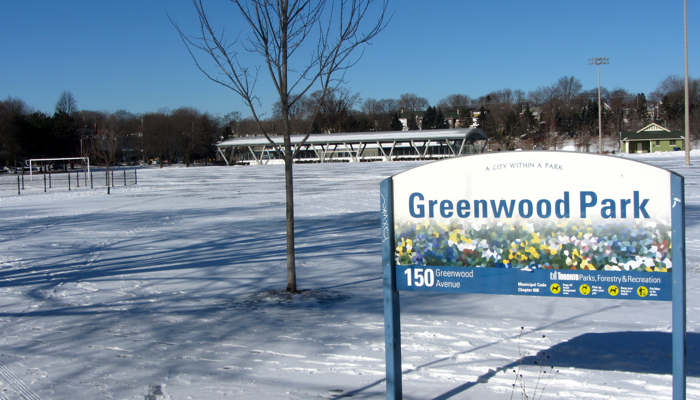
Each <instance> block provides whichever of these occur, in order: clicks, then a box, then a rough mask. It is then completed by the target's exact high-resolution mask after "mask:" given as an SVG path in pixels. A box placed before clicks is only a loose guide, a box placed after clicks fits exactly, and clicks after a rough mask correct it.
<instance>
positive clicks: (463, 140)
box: [216, 128, 489, 163]
mask: <svg viewBox="0 0 700 400" xmlns="http://www.w3.org/2000/svg"><path fill="white" fill-rule="evenodd" d="M305 137H306V135H292V136H291V144H292V147H293V148H294V150H293V151H294V152H295V153H296V152H297V150H301V151H302V152H304V151H306V152H309V151H311V152H313V153H314V154H315V157H317V158H319V161H321V162H324V161H325V160H326V157H327V156H328V154H332V153H334V152H335V151H347V154H346V155H348V156H349V157H350V158H352V159H353V160H355V161H360V160H362V159H364V157H365V156H364V155H363V154H365V152H364V150H365V149H366V148H378V149H379V151H380V152H381V156H382V157H383V158H385V159H386V160H387V161H391V160H392V159H394V158H396V157H397V156H396V155H393V153H394V150H395V149H397V148H401V147H403V148H406V147H411V148H414V149H415V152H416V153H417V154H418V155H421V154H422V155H423V156H425V155H427V154H428V148H429V147H431V146H445V147H448V148H449V149H450V153H452V154H451V155H452V156H458V155H462V151H463V149H464V147H465V146H466V145H467V144H473V143H474V142H476V141H488V139H489V137H488V134H487V133H486V132H484V131H483V130H482V129H479V128H467V129H440V130H422V131H386V132H358V133H330V134H329V133H326V134H322V133H321V134H312V135H309V137H308V139H306V141H305V142H304V144H303V145H302V146H301V149H299V145H300V144H301V143H302V141H303V140H304V138H305ZM270 139H272V140H273V141H274V142H275V144H276V145H278V146H280V147H282V146H283V144H284V136H270ZM216 146H217V147H218V149H219V153H221V155H222V156H223V157H224V159H225V160H226V161H227V163H228V162H229V161H230V160H228V159H229V158H230V159H232V157H233V152H231V154H230V155H229V156H228V157H226V156H225V155H224V153H223V151H224V150H226V149H227V148H231V149H233V150H235V149H236V148H239V149H243V148H247V149H248V151H249V152H250V153H251V155H252V156H253V157H254V158H255V160H256V161H257V162H258V163H260V162H262V158H261V157H262V156H261V155H259V154H257V152H258V151H259V149H260V148H262V151H263V152H265V151H269V150H272V149H273V148H274V146H272V145H271V144H270V142H269V141H268V140H267V138H265V137H264V136H246V137H236V138H232V139H228V140H225V141H222V142H220V143H217V145H216ZM339 146H342V147H340V150H338V147H339ZM331 148H332V149H331ZM384 148H386V149H387V151H388V153H387V152H385V151H384ZM244 151H245V150H244ZM375 156H380V154H376V155H375ZM446 156H447V155H446ZM332 157H333V156H332V155H331V158H332Z"/></svg>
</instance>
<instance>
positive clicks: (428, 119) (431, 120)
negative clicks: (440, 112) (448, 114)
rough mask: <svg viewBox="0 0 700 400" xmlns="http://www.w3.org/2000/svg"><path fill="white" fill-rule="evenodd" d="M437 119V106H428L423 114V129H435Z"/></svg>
mask: <svg viewBox="0 0 700 400" xmlns="http://www.w3.org/2000/svg"><path fill="white" fill-rule="evenodd" d="M435 121H437V111H436V110H435V107H428V109H427V110H425V114H424V115H423V121H422V122H421V129H423V130H426V129H435Z"/></svg>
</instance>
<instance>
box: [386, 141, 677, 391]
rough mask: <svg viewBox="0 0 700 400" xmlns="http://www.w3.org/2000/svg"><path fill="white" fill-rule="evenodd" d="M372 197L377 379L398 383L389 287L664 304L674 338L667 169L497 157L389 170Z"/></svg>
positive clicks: (521, 155)
mask: <svg viewBox="0 0 700 400" xmlns="http://www.w3.org/2000/svg"><path fill="white" fill-rule="evenodd" d="M380 197H381V199H380V201H381V204H380V205H381V217H382V246H383V267H384V290H385V318H387V332H386V335H387V378H388V382H389V380H390V379H389V375H391V374H395V373H397V372H398V373H399V381H398V385H399V386H400V369H399V370H398V371H396V370H394V371H393V372H390V371H389V364H390V361H391V360H390V358H391V357H400V348H398V349H397V348H396V346H395V345H394V344H396V343H394V342H392V343H390V341H392V340H394V339H398V336H397V335H398V333H397V331H395V329H398V327H396V326H394V325H398V321H399V319H398V291H422V292H442V293H483V294H501V295H524V296H548V297H555V298H574V297H578V298H596V299H629V300H655V301H670V300H673V301H674V332H675V330H676V321H677V318H676V311H675V310H676V307H682V310H683V325H682V330H683V332H685V286H684V285H685V283H684V282H685V281H684V277H683V276H684V273H685V272H684V269H685V266H684V260H685V258H684V242H685V239H684V236H683V235H684V233H683V232H684V227H683V218H684V203H683V202H684V200H683V198H684V196H683V178H682V177H681V176H679V175H677V174H675V173H673V172H670V171H667V170H664V169H661V168H658V167H654V166H651V165H648V164H645V163H641V162H636V161H631V160H627V159H624V158H621V157H617V156H601V155H595V154H585V153H574V152H551V151H528V152H502V153H500V152H499V153H491V154H482V155H474V156H466V157H459V158H452V159H448V160H443V161H439V162H434V163H430V164H426V165H423V166H420V167H417V168H414V169H411V170H409V171H406V172H403V173H400V174H398V175H395V176H393V177H391V178H388V179H386V180H384V181H383V182H382V183H381V196H380ZM681 292H682V293H681ZM681 294H682V297H683V299H682V301H680V300H678V301H676V300H677V298H678V299H679V298H680V297H679V296H681ZM681 303H682V304H681ZM678 313H679V314H678V316H680V311H678ZM392 318H393V319H392ZM679 329H680V325H679ZM391 330H394V331H392V332H390V331H391ZM390 336H392V337H393V339H390ZM674 343H676V340H675V339H674ZM683 346H685V345H684V342H683ZM674 347H675V344H674ZM397 351H398V353H397ZM674 352H675V350H674ZM674 359H675V357H674ZM399 365H400V363H399ZM674 368H675V367H674ZM683 368H684V367H683ZM674 376H675V370H674ZM674 392H675V386H674ZM387 395H388V398H396V397H391V396H389V390H387Z"/></svg>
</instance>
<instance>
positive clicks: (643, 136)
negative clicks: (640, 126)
mask: <svg viewBox="0 0 700 400" xmlns="http://www.w3.org/2000/svg"><path fill="white" fill-rule="evenodd" d="M684 138H685V132H683V131H669V130H663V131H647V132H621V133H620V140H621V141H623V142H631V141H635V140H669V139H670V140H674V139H684Z"/></svg>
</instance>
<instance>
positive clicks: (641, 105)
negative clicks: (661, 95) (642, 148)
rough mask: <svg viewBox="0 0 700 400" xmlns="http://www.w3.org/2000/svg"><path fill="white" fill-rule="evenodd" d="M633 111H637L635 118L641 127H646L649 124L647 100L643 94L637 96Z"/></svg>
mask: <svg viewBox="0 0 700 400" xmlns="http://www.w3.org/2000/svg"><path fill="white" fill-rule="evenodd" d="M635 111H637V116H638V117H639V121H640V122H641V124H642V126H646V125H647V124H648V123H649V109H648V108H647V98H646V96H645V95H644V93H639V94H638V95H637V102H636V104H635Z"/></svg>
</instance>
